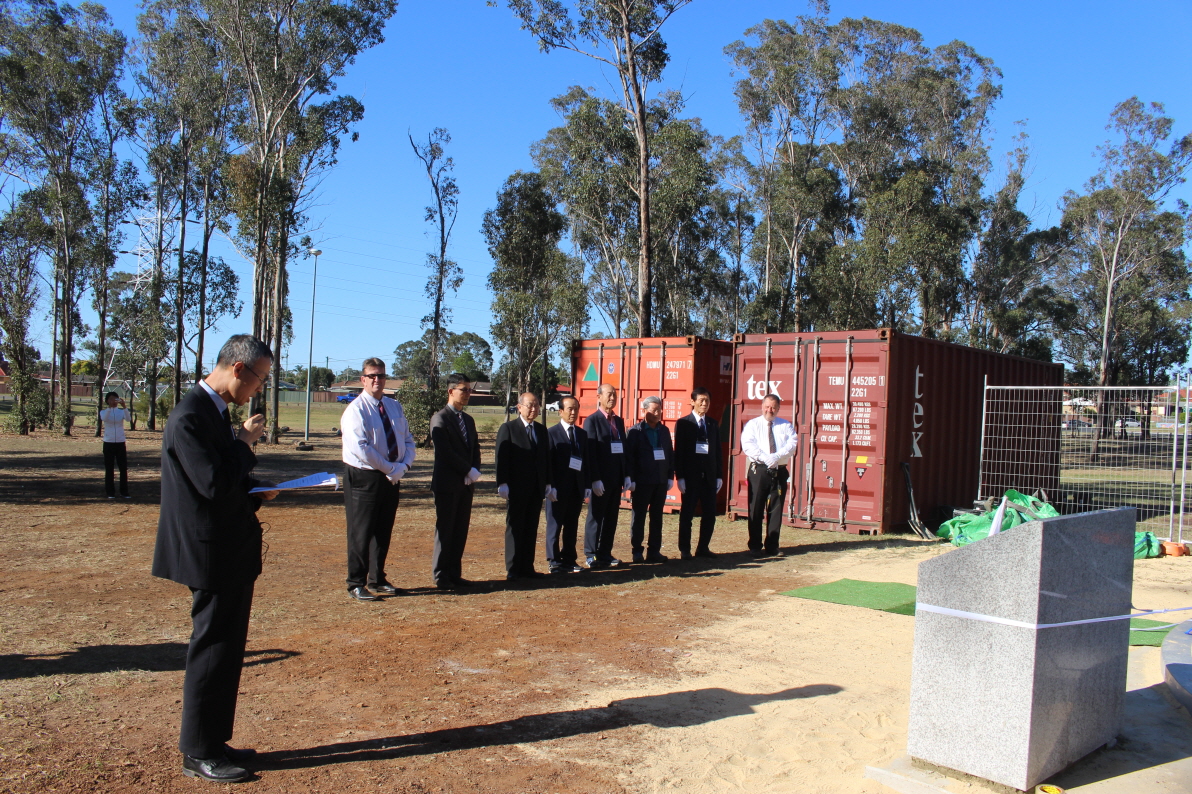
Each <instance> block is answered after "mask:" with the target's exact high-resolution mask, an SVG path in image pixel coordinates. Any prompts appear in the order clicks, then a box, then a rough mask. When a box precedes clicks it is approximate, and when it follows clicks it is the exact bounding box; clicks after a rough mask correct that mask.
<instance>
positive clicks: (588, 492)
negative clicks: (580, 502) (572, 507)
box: [584, 488, 592, 502]
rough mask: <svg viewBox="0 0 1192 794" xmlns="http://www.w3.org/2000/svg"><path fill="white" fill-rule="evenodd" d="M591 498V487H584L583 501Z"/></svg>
mask: <svg viewBox="0 0 1192 794" xmlns="http://www.w3.org/2000/svg"><path fill="white" fill-rule="evenodd" d="M591 498H592V489H591V488H585V489H584V501H585V502H586V501H588V500H589V499H591Z"/></svg>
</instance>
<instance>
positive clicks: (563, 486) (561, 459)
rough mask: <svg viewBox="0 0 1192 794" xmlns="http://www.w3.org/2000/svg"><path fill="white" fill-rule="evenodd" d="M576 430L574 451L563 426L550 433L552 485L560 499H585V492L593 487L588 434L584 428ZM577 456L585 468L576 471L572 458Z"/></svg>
mask: <svg viewBox="0 0 1192 794" xmlns="http://www.w3.org/2000/svg"><path fill="white" fill-rule="evenodd" d="M573 427H574V428H575V446H576V449H574V450H572V448H571V441H570V440H569V439H568V438H567V431H566V430H564V429H563V425H561V424H558V425H555V426H554V427H552V428H551V429H550V430H549V431H548V433H549V435H550V443H551V483H552V484H553V485H554V487H555V488H557V489H558V490H559V498H560V499H571V500H574V499H577V498H583V495H584V491H586V490H588V489H589V488H591V487H592V480H593V477H592V464H591V462H590V460H589V452H588V446H589V445H588V434H587V432H585V431H584V429H583V428H582V427H579V426H573ZM572 455H575V456H576V457H578V458H581V459H582V460H583V462H584V463H583V467H582V468H580V469H579V471H576V470H575V469H573V468H571V456H572Z"/></svg>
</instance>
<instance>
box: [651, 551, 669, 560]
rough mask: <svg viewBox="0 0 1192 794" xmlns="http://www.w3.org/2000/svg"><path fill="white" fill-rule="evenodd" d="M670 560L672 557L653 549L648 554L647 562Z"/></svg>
mask: <svg viewBox="0 0 1192 794" xmlns="http://www.w3.org/2000/svg"><path fill="white" fill-rule="evenodd" d="M668 561H670V557H667V556H666V555H665V554H663V553H662V552H658V551H651V552H649V553H648V554H646V562H668Z"/></svg>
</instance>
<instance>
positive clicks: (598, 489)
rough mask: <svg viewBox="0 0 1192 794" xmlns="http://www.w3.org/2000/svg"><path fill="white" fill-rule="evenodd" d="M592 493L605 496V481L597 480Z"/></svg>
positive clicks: (593, 484)
mask: <svg viewBox="0 0 1192 794" xmlns="http://www.w3.org/2000/svg"><path fill="white" fill-rule="evenodd" d="M592 493H594V494H596V496H598V497H599V496H604V480H596V481H595V482H594V483H592Z"/></svg>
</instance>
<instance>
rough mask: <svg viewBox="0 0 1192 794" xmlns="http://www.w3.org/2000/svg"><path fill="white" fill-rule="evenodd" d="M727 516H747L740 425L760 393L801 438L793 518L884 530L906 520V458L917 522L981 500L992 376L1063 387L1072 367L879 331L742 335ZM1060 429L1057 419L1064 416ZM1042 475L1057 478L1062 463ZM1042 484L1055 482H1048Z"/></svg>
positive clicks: (1003, 382) (787, 515)
mask: <svg viewBox="0 0 1192 794" xmlns="http://www.w3.org/2000/svg"><path fill="white" fill-rule="evenodd" d="M734 355H735V363H734V370H735V379H734V384H733V389H734V391H733V417H732V423H731V428H732V430H731V432H732V437H731V439H730V442H731V443H732V457H731V463H730V483H731V487H732V490H731V492H730V493H729V506H728V512H729V515H730V516H731V517H733V518H738V517H740V518H747V517H748V515H749V485H748V481H747V479H746V477H747V470H748V467H749V461H748V458H746V457H745V455H744V453H742V451H741V431H742V428H744V426H745V423H746V422H748V421H749V420H750V419H753V418H754V417H757V416H760V415H761V402H762V398H764V397H765V396H766V394H768V393H775V394H777V395H778V396H779V397H780V398H781V399H782V401H783V402H782V408H781V410H780V411H779V415H780V416H781V417H782V418H784V419H787V420H789V421H790V422H792V423H793V424H794V425H795V427H796V429H797V432H798V435H799V442H798V448H797V451H796V454H795V456H794V458H793V459H792V461H791V463H790V486H789V488H788V491H787V502H786V505H785V506H784V511H783V515H784V520H785V523H787V524H788V525H791V526H800V527H810V528H812V529H829V530H837V531H846V532H852V533H869V534H879V533H884V532H889V531H891V530H893V529H894V528H899V527H905V526H906V525H907V524H908V521H909V516H910V512H909V511H910V507H909V500H908V498H907V489H906V480H905V476H904V473H903V470H902V463H904V462H906V463H908V464H909V466H910V473H911V479H912V482H913V485H914V495H915V503H916V507H917V508H918V513H919V516H920V518H922V519H923V520H925V521H929V520H931V519H932V518H933V517H935V514H936V511H938V510H939V509H940V508H946V507H953V506H955V507H971V506H972V503H973V500H974V499H975V498H977V495H978V494H977V489H978V477H979V472H980V457H981V423H982V411H983V404H984V403H983V400H984V386H985V383H986V379H988V384H989V385H991V386H1057V387H1058V386H1061V385H1062V384H1063V376H1064V368H1063V366H1062V365H1059V364H1048V363H1044V362H1040V361H1034V360H1031V359H1026V358H1019V357H1017V356H1008V355H1003V354H999V353H993V352H990V351H987V350H977V349H974V348H969V347H963V346H961V345H955V344H950V343H948V342H940V341H936V340H933V339H924V338H922V337H917V336H910V335H909V334H903V333H898V332H896V331H893V330H891V329H887V328H882V329H876V330H865V331H832V332H824V333H801V334H743V335H738V337H737V339H736V341H735V353H734ZM1055 426H1056V433H1058V432H1059V416H1058V414H1057V416H1056V422H1055ZM1045 471H1047V472H1050V474H1049V475H1048V476H1045V477H1044V482H1047V483H1049V484H1050V487H1051V488H1054V487H1055V486H1056V485H1058V481H1059V461H1058V459H1057V460H1056V461H1055V462H1054V466H1050V468H1046V469H1045ZM1044 487H1047V485H1045V486H1044Z"/></svg>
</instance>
